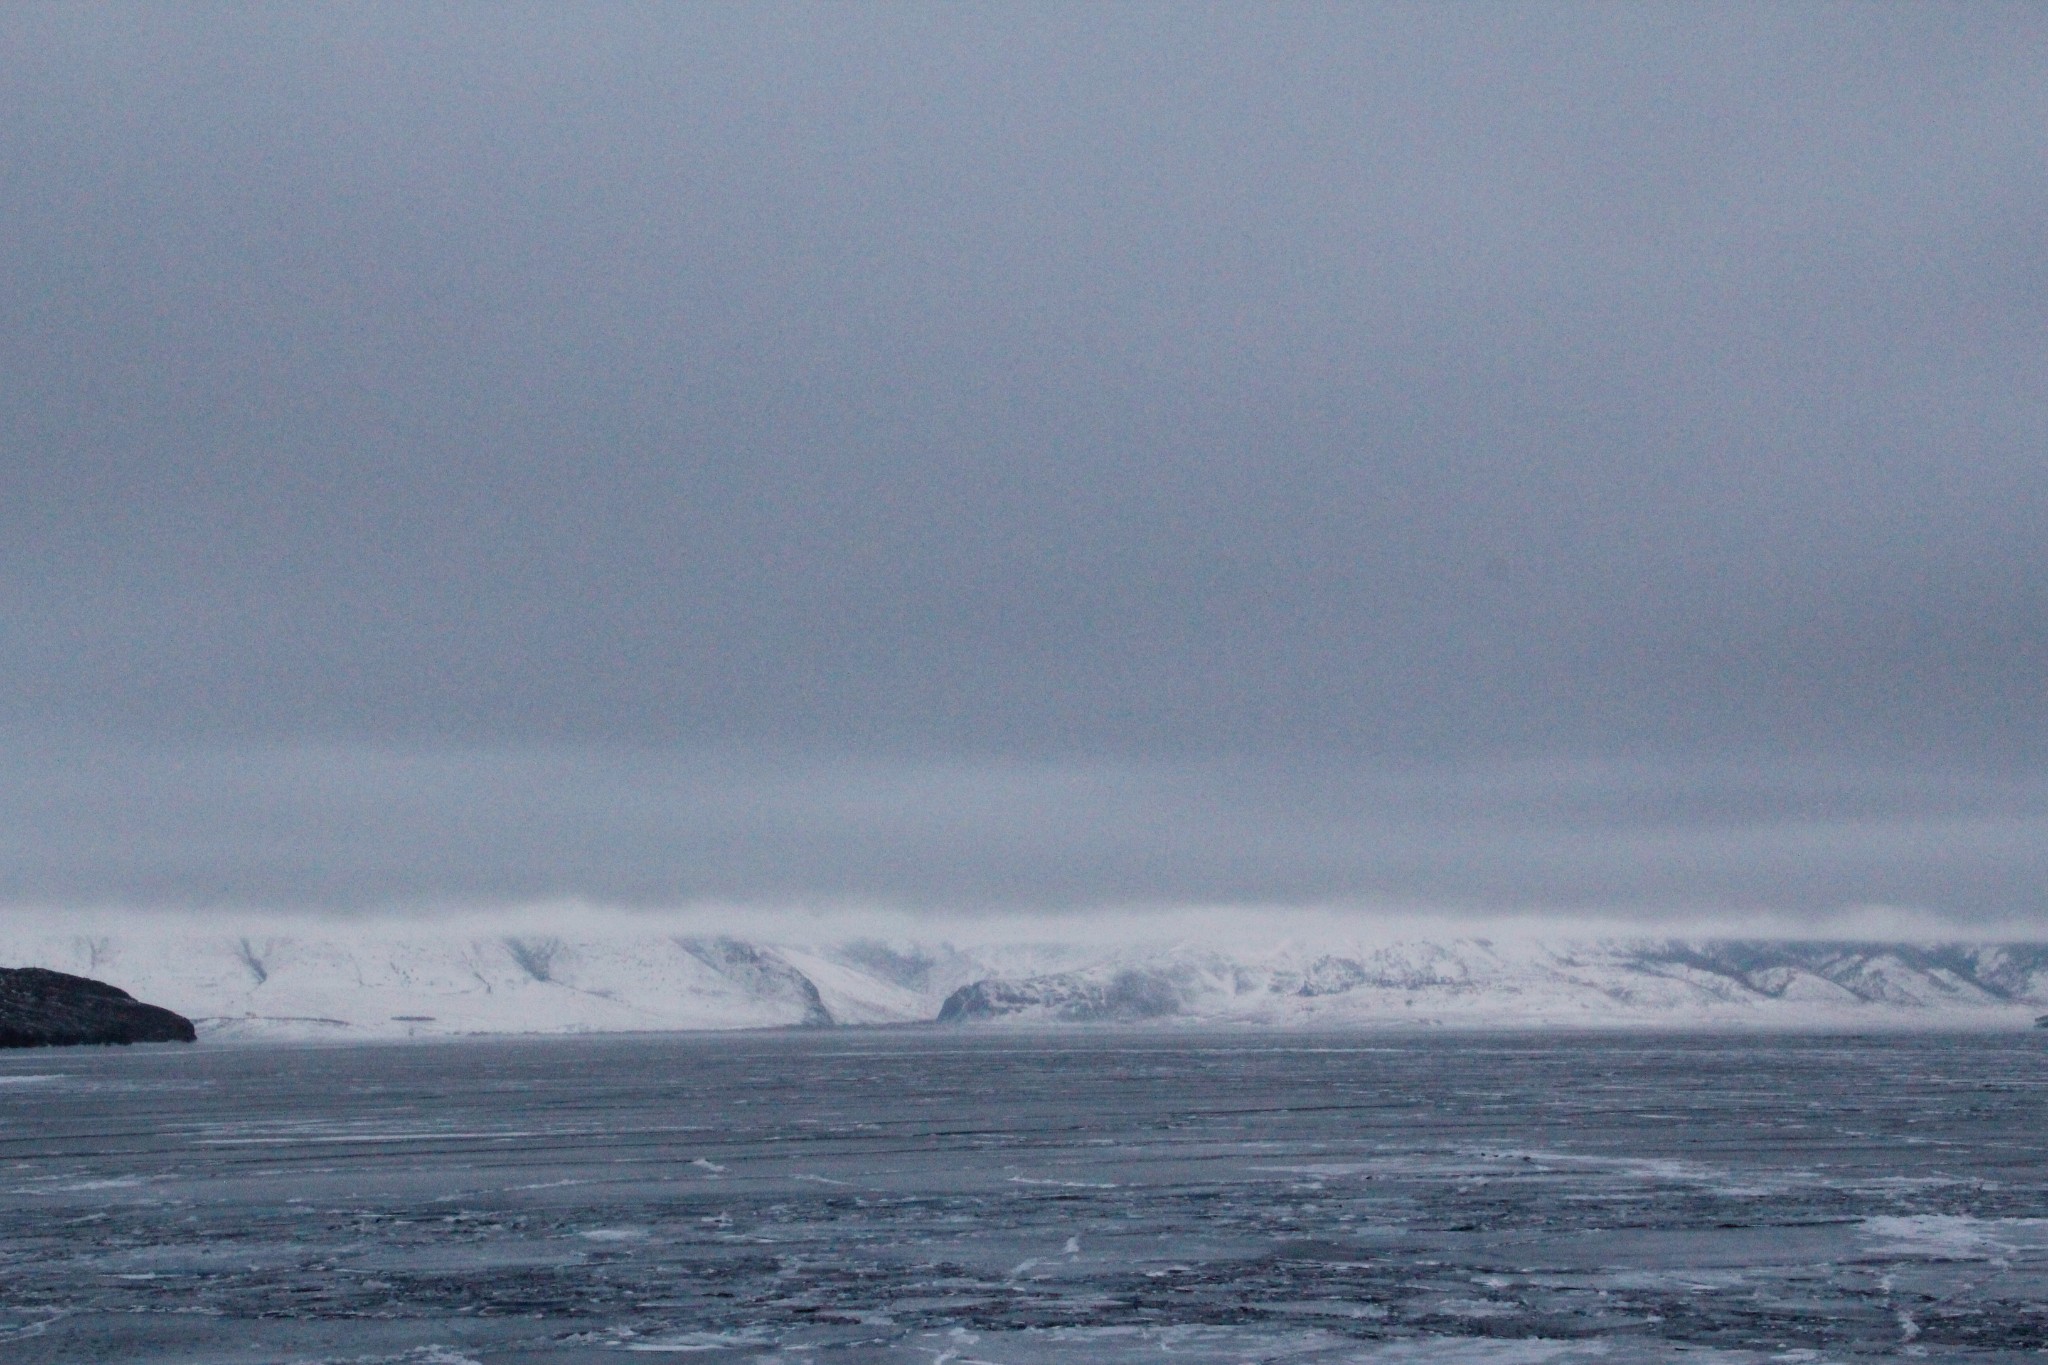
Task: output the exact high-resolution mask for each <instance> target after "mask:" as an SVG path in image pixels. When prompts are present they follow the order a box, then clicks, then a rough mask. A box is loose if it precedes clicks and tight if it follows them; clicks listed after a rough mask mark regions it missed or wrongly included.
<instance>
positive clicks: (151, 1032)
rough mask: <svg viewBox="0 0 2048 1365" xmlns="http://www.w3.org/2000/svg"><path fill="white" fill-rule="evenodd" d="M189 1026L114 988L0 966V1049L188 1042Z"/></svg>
mask: <svg viewBox="0 0 2048 1365" xmlns="http://www.w3.org/2000/svg"><path fill="white" fill-rule="evenodd" d="M197 1036H198V1035H197V1033H196V1032H195V1031H194V1029H193V1027H192V1021H191V1020H190V1019H187V1018H185V1016H183V1015H182V1014H174V1013H172V1012H171V1011H170V1010H167V1009H164V1008H162V1007H161V1006H157V1005H145V1004H143V1003H142V1002H141V1001H140V1000H137V999H136V998H135V997H134V996H132V995H130V994H128V992H126V991H124V990H122V989H121V988H120V987H119V986H110V985H108V984H107V983H106V982H104V981H95V980H93V979H92V978H91V977H88V976H72V975H71V974H69V973H68V972H53V971H50V970H49V969H48V968H45V967H0V1047H63V1046H68V1045H72V1044H78V1043H189V1042H191V1041H193V1039H194V1038H196V1037H197Z"/></svg>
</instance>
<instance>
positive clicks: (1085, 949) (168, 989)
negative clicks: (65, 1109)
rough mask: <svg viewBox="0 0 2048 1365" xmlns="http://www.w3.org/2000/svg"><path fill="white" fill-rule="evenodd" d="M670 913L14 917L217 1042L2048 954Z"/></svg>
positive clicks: (10, 936) (1835, 1000)
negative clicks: (742, 920) (1047, 930)
mask: <svg viewBox="0 0 2048 1365" xmlns="http://www.w3.org/2000/svg"><path fill="white" fill-rule="evenodd" d="M783 929H784V932H781V933H779V934H776V935H774V936H765V935H764V936H746V935H740V934H732V933H724V934H721V933H704V932H683V931H671V930H668V929H665V928H664V927H663V926H661V925H660V924H657V923H653V922H641V921H627V920H615V921H610V922H606V923H602V924H599V925H596V926H591V925H587V924H586V925H583V926H582V927H580V928H579V927H578V923H577V922H576V921H575V920H574V919H573V918H572V919H567V920H565V921H564V922H563V923H562V924H561V925H560V926H559V927H555V928H550V927H548V926H545V925H543V926H541V927H538V928H536V927H534V926H533V925H531V924H522V925H520V926H518V927H517V929H516V931H513V932H493V931H492V929H491V928H489V927H486V926H484V925H481V924H479V923H477V922H474V921H471V922H464V923H456V924H446V925H436V924H434V923H432V922H409V921H399V920H384V921H373V922H360V921H357V922H348V921H326V922H322V921H315V920H305V921H298V922H276V921H263V922H255V923H252V924H250V925H247V926H242V927H236V926H221V925H219V924H204V925H202V924H199V923H196V922H195V921H193V920H189V919H183V918H180V919H178V920H175V921H160V922H156V921H148V920H143V919H141V918H139V917H138V918H135V919H130V920H128V921H125V922H123V923H120V924H118V925H115V926H113V927H111V928H110V927H106V926H100V927H95V926H92V925H90V924H81V925H73V926H52V925H50V924H48V923H47V922H43V923H39V924H35V925H25V924H23V923H20V922H7V921H0V965H7V966H43V967H52V968H56V969H57V970H59V971H66V972H74V973H78V974H81V975H86V976H93V977H97V978H100V979H102V980H106V981H110V982H113V983H114V984H116V985H119V986H121V987H123V988H124V989H126V990H128V991H130V992H131V993H133V994H134V995H136V996H137V997H138V998H140V999H143V1000H147V1001H150V1002H151V1003H154V1004H160V1005H164V1006H167V1007H169V1008H171V1009H174V1010H176V1011H178V1012H179V1013H181V1014H185V1015H187V1016H189V1017H191V1018H193V1019H194V1020H196V1021H198V1023H199V1025H200V1028H201V1031H202V1036H211V1037H215V1038H223V1037H237V1036H247V1037H334V1038H348V1037H364V1038H372V1037H392V1036H397V1037H404V1036H409V1035H422V1034H470V1033H580V1032H608V1031H625V1030H663V1029H733V1028H774V1027H800V1026H809V1027H825V1026H832V1025H844V1024H880V1023H916V1022H931V1021H938V1022H942V1023H947V1024H955V1023H957V1024H966V1025H988V1024H997V1025H1001V1024H1019V1023H1025V1024H1065V1025H1085V1024H1090V1023H1102V1022H1116V1023H1128V1022H1143V1021H1150V1022H1157V1023H1161V1024H1196V1025H1243V1026H1264V1027H1297V1028H1350V1027H1380V1026H1404V1025H1425V1024H1450V1025H1464V1026H1469V1027H1488V1026H1497V1027H1515V1026H1557V1027H1587V1026H1670V1027H1738V1026H1756V1027H1765V1028H1859V1029H1862V1028H1887V1027H1891V1028H1901V1027H1903V1028H1914V1027H1919V1028H1928V1027H1964V1028H2013V1027H2028V1026H2031V1025H2032V1024H2033V1022H2034V1020H2035V1018H2036V1016H2039V1015H2041V1014H2043V1012H2044V1011H2048V945H2043V944H2011V943H2008V944H1986V943H1952V944H1909V943H1870V942H1857V943H1849V942H1832V943H1830V942H1795V941H1780V940H1762V939H1699V940H1675V939H1642V938H1632V939H1631V938H1608V939H1594V940H1583V941H1560V940H1537V939H1525V940H1496V939H1488V938H1454V939H1443V940H1418V939H1410V940H1406V941H1397V942H1366V941H1351V940H1342V939H1337V938H1328V937H1326V938H1324V939H1319V940H1301V939H1297V940H1294V941H1289V942H1280V943H1274V944H1270V945H1267V946H1263V947H1259V948H1247V947H1245V946H1242V945H1230V944H1222V943H1216V942H1205V941H1188V940H1182V941H1166V940H1159V941H1151V942H1147V941H1126V942H1117V943H1079V942H1044V943H1031V942H1014V941H1013V942H987V943H981V944H961V943H958V942H953V941H945V940H939V939H937V938H933V939H929V940H927V939H918V938H897V939H890V940H884V939H878V938H862V937H843V936H835V935H832V934H829V933H820V934H815V935H808V936H805V935H793V934H790V933H788V932H787V926H783Z"/></svg>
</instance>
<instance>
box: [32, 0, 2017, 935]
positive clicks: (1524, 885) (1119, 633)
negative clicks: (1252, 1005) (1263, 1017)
mask: <svg viewBox="0 0 2048 1365" xmlns="http://www.w3.org/2000/svg"><path fill="white" fill-rule="evenodd" d="M2044 44H2048V24H2044V21H2043V19H2042V16H2041V13H2040V11H2039V10H2038V9H2037V8H2035V7H2031V6H2024V5H2014V6H2000V5H1976V6H1970V7H1931V6H1928V7H1871V6H1863V7H1833V6H1743V7H1735V6H1727V7H1722V6H1683V7H1680V6H1668V7H1655V6H1652V7H1642V8H1638V9H1632V10H1603V9H1586V8H1575V7H1535V8H1521V9H1511V10H1510V9H1499V10H1496V9H1481V8H1469V9H1465V8H1446V7H1409V6H1384V7H1372V8H1365V7H1349V6H1347V7H1332V8H1322V7H1299V8H1289V9H1285V10H1258V11H1242V10H1239V9H1236V8H1234V7H1199V6H1178V5H1177V6H1157V7H1154V6H1126V7H1118V8H1116V9H1114V10H1111V11H1107V12H1104V11H1101V10H1100V9H1099V8H1098V7H1083V6H1073V7H1063V6H1018V7H1014V8H984V9H960V8H956V7H928V6H902V7H892V8H887V9H874V8H867V9H862V10H857V11H853V10H840V9H832V8H814V7H806V6H788V7H784V6H759V7H745V8H729V9H690V10H676V9H670V8H659V7H649V8H628V7H610V6H607V7H595V6H592V7H580V6H547V7H535V8H528V9H511V10H505V9H494V10H489V11H485V10H462V9H452V10H437V11H432V12H420V11H417V10H416V9H414V8H411V7H400V6H361V7H346V8H333V9H319V10H308V11H263V10H257V11H236V10H222V11H189V10H181V9H169V8H164V9H151V8H140V7H105V8H94V7H87V6H66V7H53V8H44V9H39V8H32V7H26V6H24V7H17V8H15V9H13V10H10V11H9V12H8V13H7V14H6V15H5V16H0V47H4V50H6V51H7V52H8V53H9V54H10V60H9V61H8V62H6V63H5V64H0V115H4V116H0V168H4V170H0V173H4V175H5V177H6V179H5V184H4V190H0V314H4V316H5V317H6V319H7V326H6V327H5V328H4V329H0V364H4V372H5V373H6V374H7V375H8V376H9V382H8V383H7V384H6V385H5V386H4V387H0V725H4V726H6V727H7V730H8V733H9V734H11V735H13V736H15V737H16V739H15V740H13V741H10V745H11V747H10V748H9V749H8V759H7V761H8V762H9V763H10V764H11V765H13V767H14V769H15V771H16V773H17V774H18V781H17V782H16V783H15V784H14V786H13V790H14V793H15V794H14V795H12V796H10V797H8V798H7V800H8V801H9V802H10V804H11V809H12V810H13V812H14V814H13V817H12V818H13V819H14V821H15V823H14V825H13V826H12V828H13V829H14V830H15V831H16V833H15V834H14V835H12V836H11V843H10V844H9V848H10V852H9V853H8V855H7V861H6V863H5V865H4V866H0V892H4V893H5V894H7V895H11V896H15V897H22V898H31V899H33V898H37V897H44V898H55V899H58V900H63V899H65V898H101V899H114V900H126V901H138V902H139V901H147V900H151V899H157V898H161V899H166V900H172V901H177V902H180V903H190V902H194V901H197V902H200V903H206V902H208V901H210V900H211V899H214V898H219V899H222V900H223V901H234V902H252V901H276V902H278V903H294V904H326V905H333V906H350V905H361V904H368V903H373V902H374V903H420V904H425V903H428V902H433V901H437V900H467V901H478V900H489V899H492V898H494V897H504V898H515V899H516V898H524V897H531V896H540V895H557V894H560V895H585V896H590V897H594V898H597V899H608V900H618V901H622V902H630V903H653V902H658V901H668V900H673V899H675V898H678V897H682V898H689V897H702V896H719V897H736V898H739V899H748V898H755V899H765V898H784V899H787V898H799V899H800V898H804V897H856V898H868V899H873V900H877V901H891V900H895V901H901V902H904V903H915V904H921V905H930V906H933V907H937V908H944V907H947V906H954V907H962V906H975V905H1001V906H1028V905H1052V904H1075V903H1081V902H1086V901H1089V900H1091V899H1099V900H1110V899H1113V900H1117V901H1122V902H1156V903H1161V904H1171V903H1177V902H1180V901H1184V900H1192V899H1210V900H1215V899H1236V900H1247V901H1293V902H1305V901H1317V900H1328V899H1344V898H1368V899H1369V898H1373V897H1385V898H1391V899H1397V900H1408V901H1416V902H1427V903H1438V902H1441V903H1444V904H1454V903H1455V904H1467V903H1480V902H1486V903H1495V902H1503V903H1505V902H1512V903H1515V904H1526V905H1534V906H1545V907H1550V908H1552V909H1556V910H1560V911H1567V910H1570V909H1571V908H1573V907H1578V906H1587V905H1618V904H1624V903H1627V904H1636V905H1639V906H1641V907H1644V912H1645V913H1653V912H1654V911H1655V909H1656V907H1660V906H1667V907H1668V906H1680V905H1689V906H1700V905H1707V904H1715V905H1729V906H1743V905H1755V904H1768V905H1772V906H1779V907H1783V908H1787V909H1789V910H1799V909H1801V908H1807V909H1815V908H1818V907H1824V906H1840V905H1846V904H1854V903H1861V902H1865V901H1884V902H1894V901H1897V902H1906V903H1911V904H1915V905H1922V906H1926V907H1929V908H1930V909H1932V910H1934V911H1936V912H1938V913H1945V914H1952V915H1956V916H1964V917H1967V916H1973V915H1985V914H1994V913H1995V914H2001V915H2007V916H2014V915H2021V916H2023V915H2030V914H2038V913H2039V902H2038V890H2037V888H2038V887H2039V885H2040V877H2039V873H2040V870H2041V869H2040V867H2039V865H2038V859H2037V858H2036V857H2035V855H2033V854H2032V853H2031V852H2030V851H2029V849H2030V848H2031V847H2033V846H2035V845H2036V844H2037V843H2038V841H2036V840H2034V839H2033V831H2034V829H2035V828H2036V825H2035V822H2036V821H2037V820H2038V818H2039V811H2040V804H2039V800H2038V791H2039V783H2040V781H2041V779H2042V777H2043V774H2042V763H2043V760H2044V758H2048V751H2044V736H2048V693H2044V681H2043V680H2044V679H2048V548H2044V545H2048V542H2044V541H2043V540H2042V538H2041V536H2040V535H2039V532H2038V528H2039V527H2040V526H2041V525H2043V524H2044V523H2048V460H2044V454H2048V450H2044V446H2048V397H2044V395H2048V372H2044V364H2043V361H2044V355H2048V313H2044V311H2043V300H2044V299H2048V273H2044V272H2048V266H2044V261H2048V253H2044V243H2043V239H2042V229H2041V224H2042V223H2043V222H2048V179H2044V175H2043V170H2042V168H2043V166H2044V164H2048V161H2044V157H2043V153H2044V151H2048V134H2044V132H2043V130H2044V129H2048V80H2044V79H2043V76H2044V75H2048V71H2044V65H2048V60H2044V59H2048V46H2044ZM177 755H183V757H174V756H177ZM181 765H182V766H181ZM180 773H182V774H183V776H182V777H181V776H179V774H180ZM1738 808H1739V809H1740V811H1741V812H1743V813H1742V814H1740V816H1739V818H1738V815H1737V814H1734V813H1731V812H1734V811H1736V810H1737V809H1738ZM2030 841H2031V842H2030Z"/></svg>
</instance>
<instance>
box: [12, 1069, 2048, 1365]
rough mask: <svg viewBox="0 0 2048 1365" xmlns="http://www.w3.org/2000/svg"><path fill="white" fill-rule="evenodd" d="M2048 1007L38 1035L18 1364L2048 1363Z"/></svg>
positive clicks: (18, 1245) (16, 1162)
mask: <svg viewBox="0 0 2048 1365" xmlns="http://www.w3.org/2000/svg"><path fill="white" fill-rule="evenodd" d="M2044 1099H2048V1035H2041V1034H2005V1035H1976V1036H1970V1035H1953V1036H1929V1035H1922V1036H1889V1037H1872V1038H1853V1039H1845V1038H1812V1037H1775V1038H1771V1037H1757V1036H1746V1037H1741V1038H1708V1037H1686V1038H1677V1037H1671V1036H1658V1037H1646V1036H1602V1037H1564V1036H1557V1035H1533V1034H1531V1035H1519V1036H1511V1035H1490V1036H1478V1035H1463V1036H1432V1037H1413V1036H1406V1037H1396V1036H1389V1035H1384V1034H1382V1035H1364V1036H1361V1035H1358V1034H1352V1035H1348V1036H1343V1037H1302V1036H1299V1035H1288V1036H1285V1037H1275V1036H1272V1035H1257V1034H1243V1033H1239V1034H1231V1035H1221V1034H1209V1035H1199V1036H1197V1035H1188V1034H1172V1035H1164V1034H1145V1033H1096V1032H1090V1033H1067V1034H1053V1035H1046V1034H1039V1035H1030V1034H1016V1033H1002V1034H996V1035H990V1034H975V1033H971V1032H959V1031H950V1030H936V1029H908V1030H900V1031H861V1030H839V1031H831V1032H819V1033H788V1034H749V1035H723V1036H706V1035H689V1036H661V1037H647V1036H641V1037H618V1036H613V1037H606V1038H592V1039H551V1040H546V1041H477V1042H449V1043H433V1044H414V1045H407V1044H381V1045H359V1046H350V1047H290V1046H262V1047H255V1046H252V1047H240V1048H236V1047H212V1048H209V1047H206V1046H204V1045H202V1046H200V1047H197V1048H177V1047H154V1048H136V1049H125V1050H120V1049H117V1050H107V1051H101V1050H87V1049H71V1050H63V1051H45V1052H17V1053H11V1054H6V1055H5V1056H0V1359H5V1360H8V1361H19V1362H43V1361H80V1362H84V1361H94V1362H106V1361H192V1362H201V1361H203V1362H208V1363H209V1365H215V1363H219V1365H227V1363H229V1362H244V1361H303V1362H313V1361H334V1362H340V1361H348V1362H373V1361H413V1362H423V1363H424V1362H439V1363H440V1365H454V1362H460V1361H474V1362H484V1363H485V1365H491V1363H493V1362H513V1361H581V1360H598V1359H604V1360H624V1359H627V1358H629V1357H630V1355H631V1353H636V1352H644V1353H652V1354H674V1355H682V1356H684V1357H686V1358H692V1359H696V1360H700V1361H706V1362H715V1361H718V1360H726V1359H735V1360H736V1359H751V1358H755V1357H766V1356H772V1357H774V1358H776V1359H779V1360H791V1361H802V1360H815V1361H816V1362H818V1365H831V1362H841V1361H843V1362H866V1361H918V1362H924V1365H968V1363H969V1362H972V1361H998V1362H1017V1363H1018V1365H1024V1363H1025V1362H1042V1361H1069V1360H1072V1361H1118V1362H1120V1361H1127V1360H1147V1361H1151V1360H1167V1359H1172V1360H1175V1361H1181V1362H1210V1361H1217V1362H1225V1361H1228V1362H1237V1361H1252V1360H1264V1361H1290V1362H1294V1361H1299V1362H1311V1361H1353V1360H1357V1361H1385V1362H1422V1361H1461V1362H1466V1361H1469V1362H1488V1363H1490V1365H1491V1363H1499V1365H1506V1362H1576V1361H1602V1362H1609V1363H1610V1365H1623V1363H1624V1362H1630V1361H1667V1360H1678V1361H1695V1362H1738V1361H1765V1360H1783V1361H1851V1360H1865V1359H1879V1358H1883V1359H1896V1358H1898V1357H1900V1356H1902V1355H1903V1356H1921V1357H1925V1358H1927V1359H1931V1360H1950V1361H1953V1360H1965V1361H1980V1360H1981V1361H2005V1360H2020V1359H2027V1360H2036V1361H2038V1360H2040V1359H2041V1358H2042V1356H2041V1352H2042V1350H2043V1349H2044V1348H2048V1104H2044Z"/></svg>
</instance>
